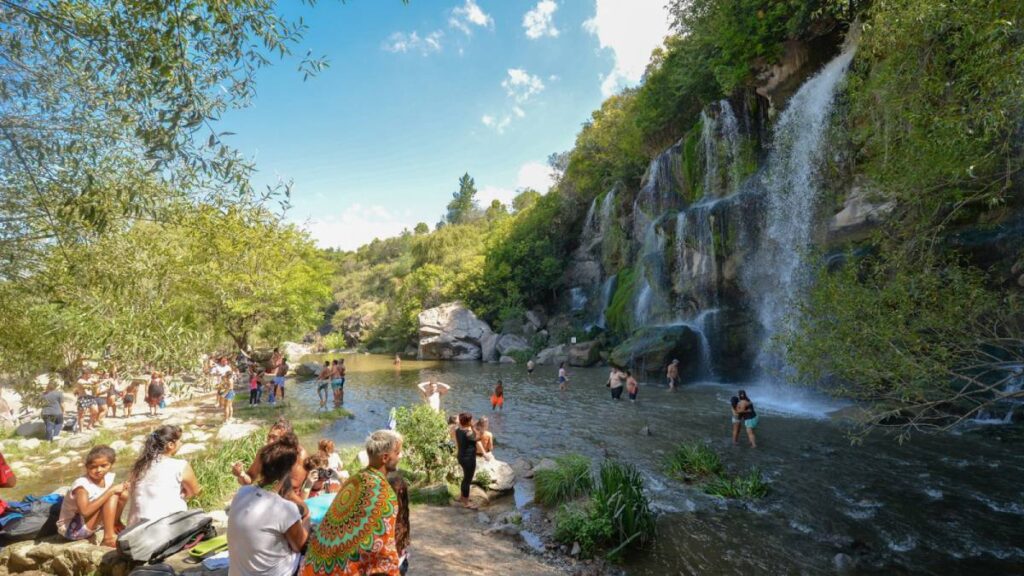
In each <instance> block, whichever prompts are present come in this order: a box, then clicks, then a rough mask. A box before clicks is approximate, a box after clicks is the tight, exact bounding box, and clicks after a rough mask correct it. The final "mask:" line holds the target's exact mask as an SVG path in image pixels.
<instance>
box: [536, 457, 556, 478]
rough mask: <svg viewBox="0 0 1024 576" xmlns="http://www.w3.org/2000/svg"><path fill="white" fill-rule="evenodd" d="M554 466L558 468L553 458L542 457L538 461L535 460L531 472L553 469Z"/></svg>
mask: <svg viewBox="0 0 1024 576" xmlns="http://www.w3.org/2000/svg"><path fill="white" fill-rule="evenodd" d="M555 468H558V464H557V463H556V462H555V461H554V460H552V459H550V458H543V459H541V461H540V462H537V465H536V466H534V467H533V472H534V474H536V473H537V472H540V471H541V470H554V469H555Z"/></svg>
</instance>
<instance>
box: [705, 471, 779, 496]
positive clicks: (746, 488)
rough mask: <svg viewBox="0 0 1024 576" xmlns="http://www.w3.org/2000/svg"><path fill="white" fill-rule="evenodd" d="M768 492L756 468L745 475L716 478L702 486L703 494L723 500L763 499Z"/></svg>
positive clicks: (762, 477) (766, 483) (766, 484)
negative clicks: (719, 497)
mask: <svg viewBox="0 0 1024 576" xmlns="http://www.w3.org/2000/svg"><path fill="white" fill-rule="evenodd" d="M768 490H769V487H768V482H766V481H765V479H764V476H763V475H762V474H761V471H760V470H758V469H757V468H754V469H752V470H751V471H750V472H748V473H747V474H746V475H738V476H726V475H722V476H716V477H715V478H712V479H711V480H709V481H708V482H707V484H705V485H704V492H706V493H707V494H711V495H712V496H721V497H723V498H743V499H755V498H764V497H765V496H767V495H768Z"/></svg>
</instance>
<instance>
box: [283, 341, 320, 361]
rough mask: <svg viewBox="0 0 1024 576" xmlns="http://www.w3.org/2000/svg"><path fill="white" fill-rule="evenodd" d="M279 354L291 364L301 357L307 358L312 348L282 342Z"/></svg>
mask: <svg viewBox="0 0 1024 576" xmlns="http://www.w3.org/2000/svg"><path fill="white" fill-rule="evenodd" d="M280 349H281V354H283V355H284V357H285V358H287V359H288V360H291V361H293V362H298V361H299V359H300V358H302V357H303V356H308V355H310V354H312V353H313V348H312V346H309V345H308V344H299V343H298V342H284V343H282V344H281V348H280Z"/></svg>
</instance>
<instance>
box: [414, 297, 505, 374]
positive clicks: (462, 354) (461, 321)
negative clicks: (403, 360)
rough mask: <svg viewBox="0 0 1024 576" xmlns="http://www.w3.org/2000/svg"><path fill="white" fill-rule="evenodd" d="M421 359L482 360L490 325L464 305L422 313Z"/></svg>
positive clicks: (419, 356) (420, 317)
mask: <svg viewBox="0 0 1024 576" xmlns="http://www.w3.org/2000/svg"><path fill="white" fill-rule="evenodd" d="M418 319H419V351H418V352H417V355H416V357H417V358H418V359H420V360H480V359H481V358H482V357H483V352H482V350H481V342H482V340H483V339H484V337H485V336H487V335H488V334H489V333H491V328H490V326H488V325H487V323H486V322H484V321H483V320H480V319H479V318H477V317H476V314H473V312H472V311H471V310H470V309H468V308H466V307H465V306H463V305H462V303H461V302H449V303H447V304H442V305H440V306H437V307H434V308H430V309H429V310H424V311H423V312H420V314H419V316H418Z"/></svg>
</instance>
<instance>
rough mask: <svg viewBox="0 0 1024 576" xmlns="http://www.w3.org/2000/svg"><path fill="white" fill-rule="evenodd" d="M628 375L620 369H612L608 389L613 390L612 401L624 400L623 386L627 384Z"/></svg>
mask: <svg viewBox="0 0 1024 576" xmlns="http://www.w3.org/2000/svg"><path fill="white" fill-rule="evenodd" d="M625 377H626V375H625V374H623V373H622V371H621V370H619V369H618V368H612V371H611V373H610V374H608V387H609V388H611V392H612V400H622V386H623V385H624V384H625Z"/></svg>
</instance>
